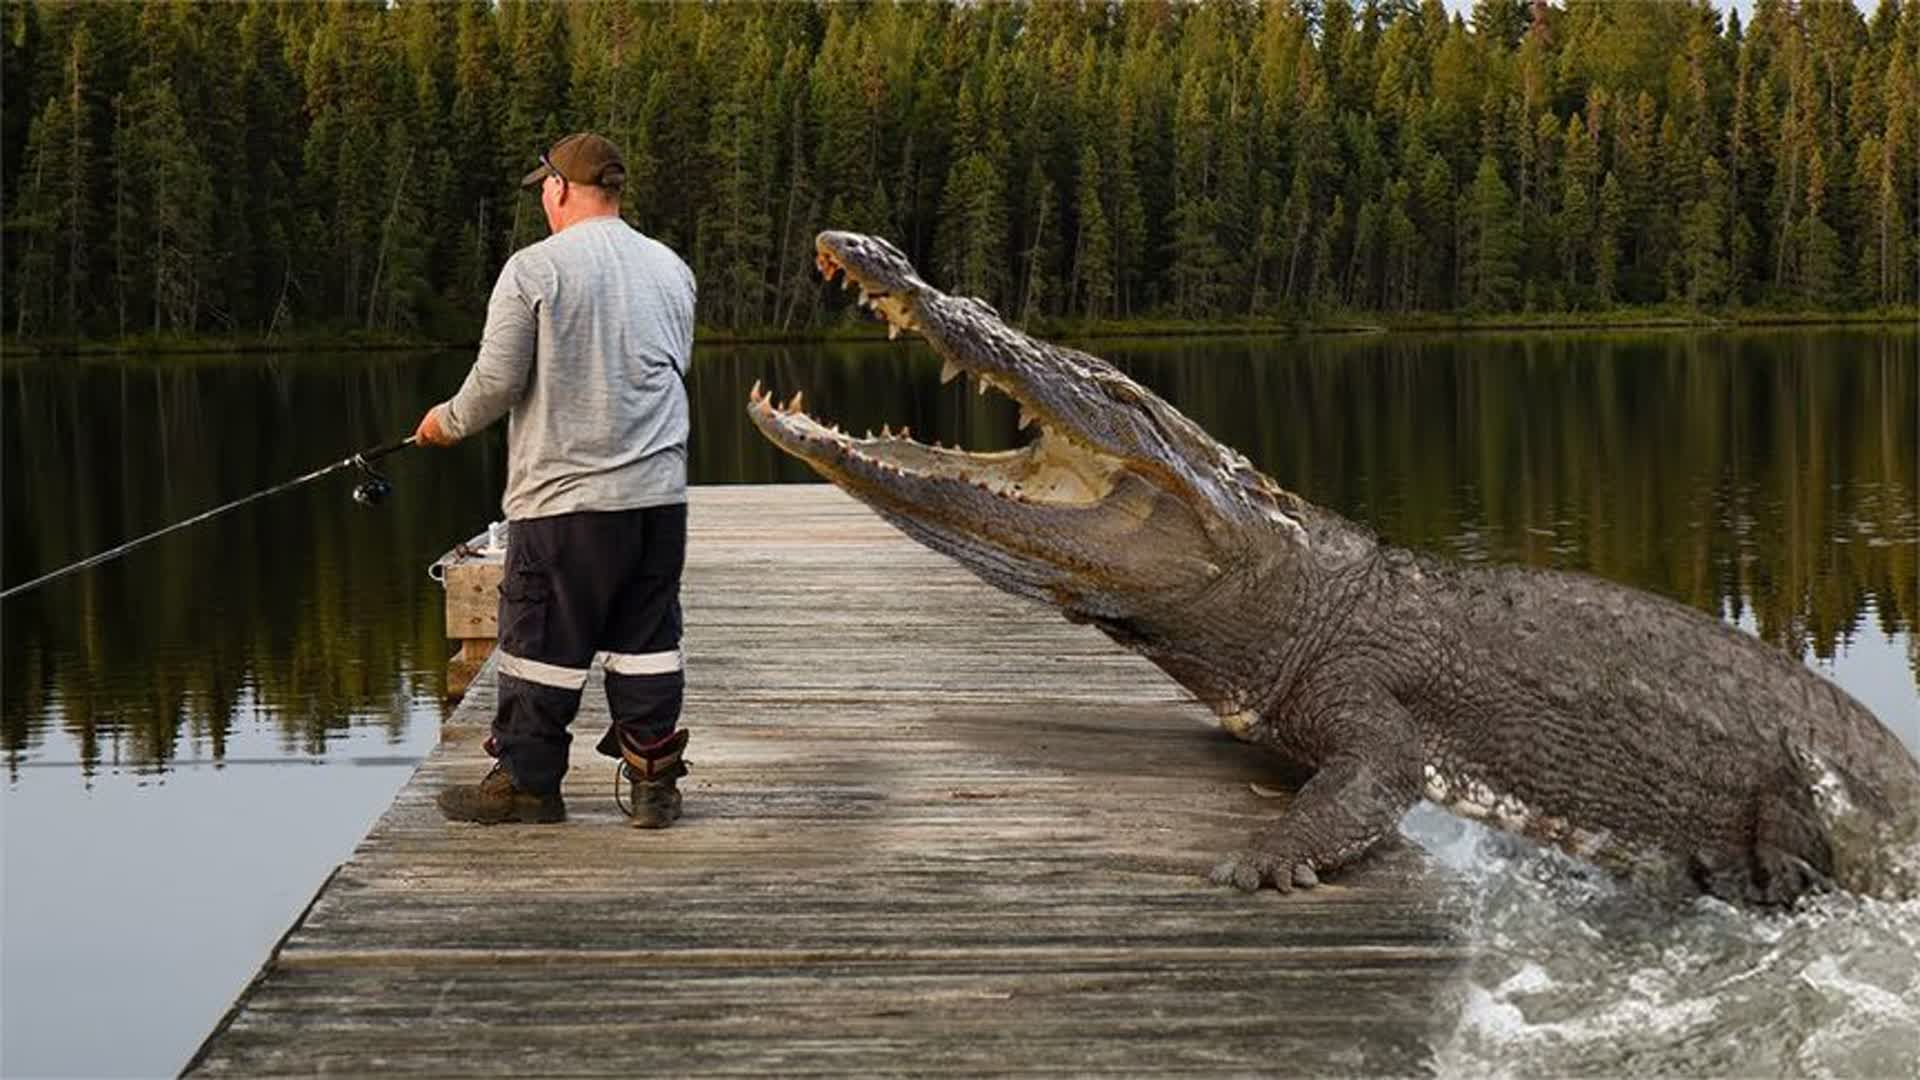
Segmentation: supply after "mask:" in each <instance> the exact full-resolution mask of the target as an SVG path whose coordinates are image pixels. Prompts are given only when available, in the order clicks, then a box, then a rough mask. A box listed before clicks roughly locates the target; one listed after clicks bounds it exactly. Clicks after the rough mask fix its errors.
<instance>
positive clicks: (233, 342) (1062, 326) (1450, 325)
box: [0, 307, 1920, 361]
mask: <svg viewBox="0 0 1920 1080" xmlns="http://www.w3.org/2000/svg"><path fill="white" fill-rule="evenodd" d="M1875 326H1888V327H1912V328H1920V307H1916V308H1895V309H1877V310H1872V311H1861V312H1835V311H1768V310H1741V311H1732V312H1723V313H1720V314H1711V313H1707V312H1674V311H1670V310H1664V309H1645V308H1637V309H1622V310H1619V311H1614V312H1594V313H1590V314H1579V313H1567V312H1559V313H1553V314H1537V313H1536V314H1526V313H1512V314H1503V315H1464V314H1419V313H1415V314H1405V315H1389V314H1355V315H1349V316H1340V317H1335V318H1325V319H1318V320H1312V319H1302V320H1289V319H1213V320H1182V319H1123V320H1112V321H1105V320H1083V319H1041V320H1036V322H1035V324H1034V325H1033V326H1032V327H1031V328H1029V332H1030V333H1032V334H1034V335H1035V336H1037V337H1045V338H1057V339H1069V340H1089V339H1101V340H1114V339H1127V338H1162V337H1248V336H1260V335H1270V336H1274V337H1340V336H1371V335H1376V334H1434V333H1447V334H1475V333H1576V332H1588V331H1611V330H1699V331H1728V330H1756V329H1757V330H1764V329H1778V328H1783V327H1799V328H1808V329H1817V328H1827V327H1875ZM871 330H872V327H870V326H869V324H867V323H866V322H865V321H848V322H842V323H840V324H837V325H834V326H826V327H819V328H815V329H811V330H804V331H777V330H766V331H754V330H719V329H711V328H706V329H701V330H699V331H697V332H696V335H695V340H696V341H697V342H698V343H699V344H701V345H724V346H752V345H810V344H822V343H836V344H844V343H866V344H872V343H881V344H884V343H885V339H884V338H881V339H879V340H878V342H876V340H875V338H874V336H873V335H872V333H871ZM478 345H479V342H478V340H477V339H473V338H444V339H443V338H424V337H423V338H412V337H394V338H381V337H368V336H366V335H364V334H362V333H359V332H349V333H345V334H343V335H341V336H340V337H337V338H329V337H326V336H322V335H316V336H312V337H305V336H303V337H297V338H284V339H281V340H277V341H266V340H261V339H259V338H253V337H231V338H220V337H202V336H192V337H187V336H182V337H179V338H164V337H163V338H159V339H154V338H151V337H144V336H143V337H137V338H132V339H117V340H112V341H99V340H89V339H78V340H75V339H50V340H29V341H19V340H11V339H8V340H4V341H0V354H4V357H5V359H6V360H8V361H13V360H16V359H41V358H47V357H56V356H69V357H128V356H154V357H165V356H198V355H207V354H213V353H238V354H241V355H260V356H270V355H284V354H293V353H315V352H337V353H374V352H434V351H463V350H464V351H471V350H473V349H475V348H477V347H478Z"/></svg>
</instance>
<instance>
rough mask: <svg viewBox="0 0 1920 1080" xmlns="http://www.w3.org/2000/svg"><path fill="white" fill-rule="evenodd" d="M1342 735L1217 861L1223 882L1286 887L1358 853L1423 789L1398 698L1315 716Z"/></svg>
mask: <svg viewBox="0 0 1920 1080" xmlns="http://www.w3.org/2000/svg"><path fill="white" fill-rule="evenodd" d="M1315 727H1316V728H1321V729H1322V730H1324V731H1326V732H1327V733H1328V734H1330V735H1332V736H1334V737H1335V738H1336V739H1337V740H1338V742H1337V746H1336V748H1335V749H1334V751H1333V752H1332V753H1331V754H1330V755H1328V756H1326V757H1325V758H1324V760H1323V761H1322V763H1321V766H1320V769H1319V771H1317V772H1315V773H1314V775H1313V779H1311V780H1309V781H1307V783H1306V784H1305V785H1304V786H1302V787H1301V788H1300V791H1299V794H1297V795H1295V796H1294V800H1293V802H1292V804H1291V805H1289V806H1288V807H1287V809H1286V811H1285V812H1284V813H1283V814H1281V815H1280V817H1279V819H1278V820H1276V821H1275V822H1274V823H1273V824H1272V825H1270V826H1268V827H1267V828H1265V829H1262V830H1261V831H1260V832H1258V833H1255V834H1254V837H1253V842H1252V844H1251V846H1249V847H1247V848H1244V849H1242V850H1240V851H1236V852H1234V853H1233V854H1231V855H1229V856H1227V857H1226V858H1225V859H1224V860H1222V861H1221V862H1220V864H1219V865H1218V866H1216V867H1214V869H1213V880H1214V882H1215V883H1216V884H1221V885H1232V886H1234V887H1235V888H1238V889H1243V890H1246V891H1248V892H1251V891H1253V890H1255V889H1258V888H1260V886H1262V885H1265V884H1268V883H1271V884H1272V885H1273V886H1274V887H1275V888H1277V889H1279V890H1280V891H1281V892H1291V891H1292V890H1293V888H1294V887H1295V886H1296V885H1297V886H1300V887H1302V888H1308V887H1311V886H1314V885H1317V884H1319V881H1320V879H1319V875H1320V874H1322V873H1325V872H1327V871H1330V870H1335V869H1338V868H1339V867H1342V866H1345V865H1346V864H1347V863H1350V862H1352V861H1353V860H1355V859H1357V858H1359V857H1360V856H1361V855H1362V854H1364V853H1365V852H1366V851H1367V849H1369V848H1371V847H1372V846H1373V845H1374V844H1375V843H1377V842H1378V841H1379V840H1380V838H1381V837H1383V836H1385V835H1387V833H1388V832H1389V831H1391V830H1392V829H1393V828H1395V827H1396V826H1397V825H1398V824H1399V822H1400V818H1401V817H1402V816H1403V815H1405V814H1406V812H1407V810H1408V808H1410V807H1411V806H1413V804H1414V803H1415V802H1416V801H1417V800H1418V799H1419V797H1420V775H1421V768H1422V765H1423V762H1424V760H1425V759H1424V756H1423V752H1422V749H1421V742H1420V738H1419V736H1418V735H1417V734H1416V733H1415V731H1414V728H1413V722H1412V718H1411V717H1409V716H1408V715H1407V713H1406V710H1405V709H1403V708H1401V707H1400V705H1399V704H1398V703H1397V702H1393V701H1391V700H1386V701H1377V702H1369V703H1368V704H1366V705H1364V706H1349V707H1345V708H1340V709H1337V710H1335V711H1334V712H1333V714H1332V715H1331V716H1330V717H1329V718H1328V719H1327V720H1324V721H1323V722H1322V723H1321V724H1316V725H1315Z"/></svg>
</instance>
